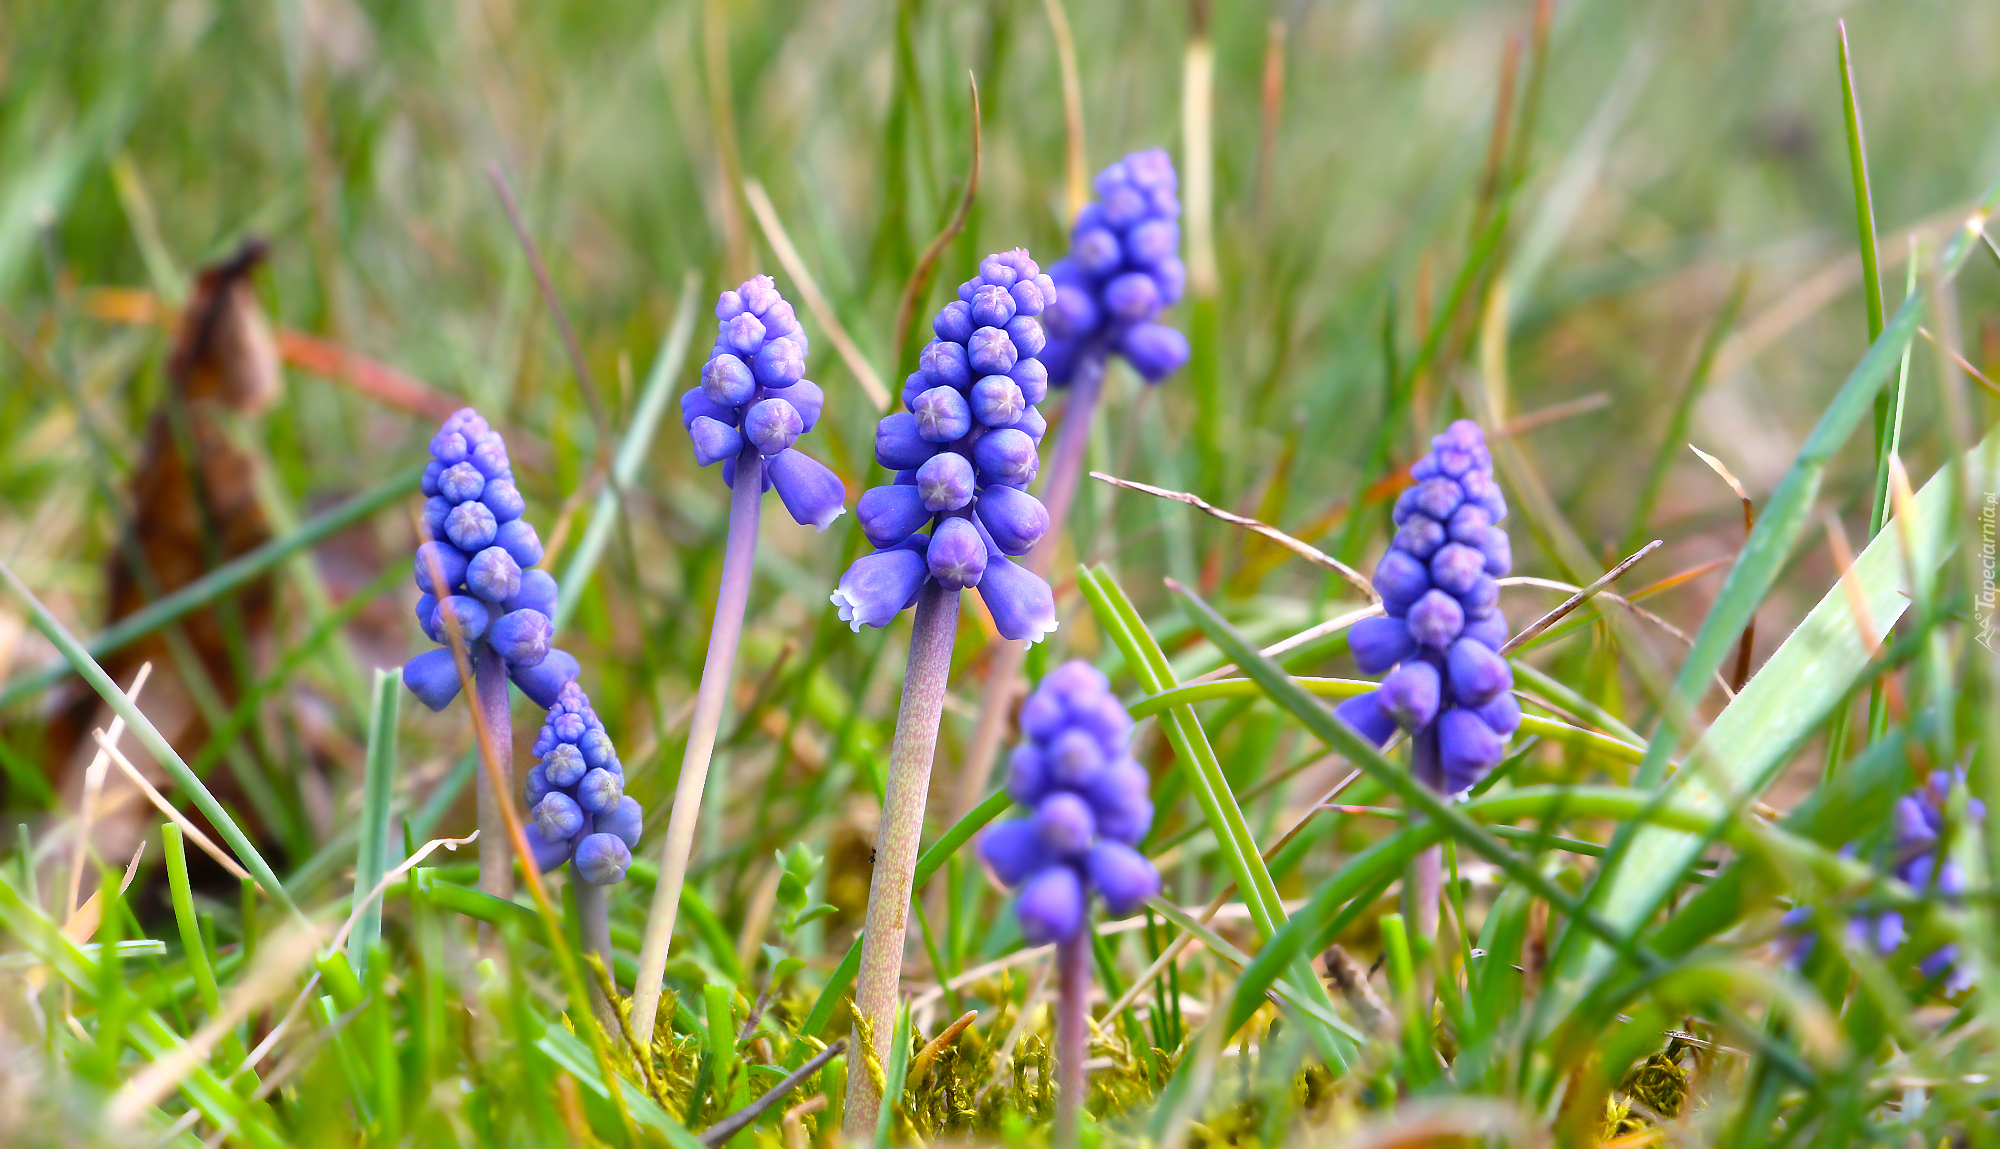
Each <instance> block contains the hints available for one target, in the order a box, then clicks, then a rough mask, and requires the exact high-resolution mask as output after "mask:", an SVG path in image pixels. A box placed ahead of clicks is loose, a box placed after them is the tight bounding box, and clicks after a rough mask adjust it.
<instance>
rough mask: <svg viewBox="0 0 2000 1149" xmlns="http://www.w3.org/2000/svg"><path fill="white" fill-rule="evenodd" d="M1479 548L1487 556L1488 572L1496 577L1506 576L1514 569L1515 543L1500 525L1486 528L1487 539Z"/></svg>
mask: <svg viewBox="0 0 2000 1149" xmlns="http://www.w3.org/2000/svg"><path fill="white" fill-rule="evenodd" d="M1479 550H1480V553H1481V554H1483V555H1485V556H1486V573H1487V574H1489V575H1492V576H1493V577H1494V578H1505V577H1506V575H1507V572H1508V571H1510V570H1512V569H1514V544H1513V543H1512V542H1511V541H1509V540H1508V538H1507V532H1506V531H1503V530H1501V529H1500V528H1499V527H1488V528H1486V540H1485V541H1484V542H1482V543H1480V544H1479Z"/></svg>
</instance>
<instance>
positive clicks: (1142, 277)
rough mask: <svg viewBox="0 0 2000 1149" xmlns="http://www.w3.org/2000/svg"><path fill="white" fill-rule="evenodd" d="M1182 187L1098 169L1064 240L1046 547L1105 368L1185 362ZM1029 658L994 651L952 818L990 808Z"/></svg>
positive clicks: (1070, 494) (1136, 169) (1049, 353)
mask: <svg viewBox="0 0 2000 1149" xmlns="http://www.w3.org/2000/svg"><path fill="white" fill-rule="evenodd" d="M1178 182H1179V181H1178V179H1177V177H1176V176H1175V174H1174V163H1173V160H1171V159H1169V158H1168V157H1167V153H1166V152H1165V151H1164V150H1162V149H1159V148H1154V149H1152V150H1151V151H1143V152H1133V153H1132V154H1130V155H1128V156H1126V157H1125V158H1124V159H1122V160H1119V161H1118V162H1117V163H1114V164H1112V165H1111V166H1110V167H1107V168H1105V169H1104V170H1103V171H1102V172H1100V173H1098V176H1097V186H1096V191H1097V198H1096V200H1095V201H1093V202H1092V203H1090V204H1088V205H1087V206H1085V207H1084V209H1083V210H1082V211H1081V212H1079V213H1078V215H1077V218H1076V221H1075V226H1074V227H1073V228H1072V229H1071V232H1070V250H1069V254H1068V255H1067V256H1065V257H1064V258H1063V259H1061V260H1058V261H1057V262H1056V263H1055V264H1054V265H1053V266H1051V267H1050V268H1049V277H1050V279H1051V280H1052V281H1053V282H1054V283H1055V285H1056V299H1055V302H1054V303H1053V304H1051V305H1050V307H1049V310H1048V312H1047V313H1046V314H1045V316H1044V317H1043V324H1044V326H1045V327H1046V328H1047V329H1048V342H1047V345H1046V346H1045V347H1043V349H1042V354H1041V360H1042V363H1043V364H1044V365H1045V367H1046V368H1047V371H1048V381H1049V384H1050V385H1051V386H1055V387H1064V388H1067V389H1068V392H1069V400H1068V405H1067V406H1066V407H1064V409H1063V416H1062V426H1061V427H1060V428H1059V429H1058V430H1057V432H1056V443H1055V448H1054V450H1053V451H1051V452H1050V455H1049V465H1048V468H1047V470H1048V477H1047V479H1046V480H1045V481H1044V483H1043V485H1042V488H1041V490H1042V501H1043V502H1044V503H1045V504H1046V505H1047V508H1048V517H1049V526H1048V534H1049V537H1052V538H1057V539H1060V538H1061V537H1062V532H1063V527H1064V524H1065V523H1067V521H1068V519H1069V508H1070V504H1071V502H1073V501H1074V499H1075V497H1076V485H1077V482H1078V479H1079V478H1080V477H1081V475H1082V473H1083V460H1084V454H1085V451H1086V449H1087V447H1088V445H1089V442H1090V425H1091V421H1092V419H1093V418H1094V416H1095V415H1096V411H1097V400H1098V397H1099V394H1100V393H1101V391H1102V389H1103V381H1104V368H1105V363H1106V360H1107V359H1108V358H1109V356H1111V355H1112V354H1114V353H1115V354H1119V355H1123V356H1124V357H1125V358H1126V360H1127V361H1128V362H1130V363H1131V364H1132V367H1133V369H1134V370H1136V371H1137V372H1138V373H1139V375H1140V377H1142V378H1144V379H1145V380H1146V381H1147V382H1149V383H1158V382H1159V381H1160V380H1162V379H1164V378H1166V377H1167V376H1168V375H1171V374H1173V373H1174V372H1175V371H1177V370H1179V369H1180V367H1181V365H1182V364H1184V363H1185V362H1187V357H1188V342H1187V339H1186V337H1185V336H1183V335H1182V334H1181V333H1180V332H1178V331H1176V330H1174V329H1173V328H1171V327H1167V326H1164V325H1162V324H1160V323H1159V322H1158V320H1159V317H1160V315H1161V314H1162V313H1163V312H1164V311H1165V310H1166V309H1167V308H1169V307H1171V306H1173V305H1174V303H1175V302H1176V301H1177V300H1179V299H1180V296H1181V289H1182V286H1183V281H1184V280H1185V279H1186V278H1187V275H1186V270H1185V269H1184V268H1183V267H1182V265H1181V260H1180V224H1179V223H1178V220H1179V218H1180V214H1181V205H1180V201H1179V199H1177V198H1176V196H1175V189H1176V187H1177V186H1178ZM1054 557H1055V548H1054V547H1049V548H1046V549H1044V550H1042V551H1040V552H1037V554H1036V556H1035V557H1034V559H1033V560H1032V561H1031V562H1030V563H1029V567H1028V569H1029V570H1031V571H1033V572H1034V573H1035V574H1038V575H1044V576H1046V575H1047V574H1048V564H1049V563H1050V562H1051V561H1053V559H1054ZM1025 658H1026V652H1025V651H1024V650H1022V649H1020V648H1016V647H1009V648H1004V649H1001V650H997V651H994V652H993V656H992V658H991V660H990V661H989V664H988V666H987V671H986V685H985V688H984V690H983V692H982V697H981V699H980V707H979V723H978V725H977V726H976V727H975V728H974V730H973V734H972V739H971V741H970V742H969V743H968V744H967V746H966V751H965V761H964V765H963V766H962V767H961V769H960V773H959V779H958V793H957V795H956V796H955V799H954V807H953V811H952V812H953V814H954V815H955V816H958V817H963V816H964V815H966V814H968V813H970V812H971V811H972V809H973V807H975V806H977V805H978V804H979V803H980V802H981V801H983V800H984V799H985V797H986V791H987V782H988V778H989V776H990V775H991V773H992V770H993V763H994V760H995V758H997V757H998V755H999V751H1000V744H1001V741H1002V740H1003V739H1004V738H1005V736H1006V727H1007V719H1008V717H1009V715H1010V714H1011V712H1012V708H1013V702H1014V700H1015V699H1016V698H1017V697H1018V696H1019V691H1020V689H1021V665H1022V662H1023V661H1024V660H1025Z"/></svg>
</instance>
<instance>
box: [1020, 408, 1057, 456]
mask: <svg viewBox="0 0 2000 1149" xmlns="http://www.w3.org/2000/svg"><path fill="white" fill-rule="evenodd" d="M1014 429H1015V430H1016V431H1019V432H1021V433H1022V434H1024V435H1026V436H1027V437H1028V441H1029V442H1031V443H1033V444H1035V445H1036V446H1037V447H1039V446H1041V444H1042V436H1043V435H1045V434H1047V433H1048V430H1049V421H1048V420H1047V419H1044V418H1042V413H1041V412H1040V411H1037V410H1035V409H1034V408H1033V407H1030V408H1028V409H1027V410H1026V411H1023V412H1021V417H1020V419H1019V420H1017V421H1016V422H1015V423H1014Z"/></svg>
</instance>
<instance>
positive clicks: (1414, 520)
mask: <svg viewBox="0 0 2000 1149" xmlns="http://www.w3.org/2000/svg"><path fill="white" fill-rule="evenodd" d="M1389 545H1390V546H1392V547H1395V548H1396V549H1397V550H1399V551H1402V552H1403V553H1405V554H1407V555H1409V556H1410V557H1412V558H1416V559H1425V560H1428V559H1430V558H1431V556H1433V555H1435V554H1437V551H1438V548H1439V547H1441V546H1443V545H1444V526H1443V525H1442V524H1440V523H1439V522H1438V521H1437V520H1436V519H1434V518H1431V517H1430V516H1429V515H1425V514H1412V515H1411V516H1410V518H1409V521H1407V522H1405V523H1404V524H1403V526H1402V529H1401V530H1398V531H1397V532H1396V537H1395V539H1394V541H1392V542H1391V543H1390V544H1389ZM1481 561H1482V562H1483V561H1484V559H1483V558H1482V559H1481Z"/></svg>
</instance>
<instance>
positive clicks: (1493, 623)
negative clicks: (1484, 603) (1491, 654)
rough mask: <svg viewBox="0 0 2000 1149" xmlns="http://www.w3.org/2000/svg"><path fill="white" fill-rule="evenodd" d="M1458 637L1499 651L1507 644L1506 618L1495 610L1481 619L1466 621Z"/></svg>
mask: <svg viewBox="0 0 2000 1149" xmlns="http://www.w3.org/2000/svg"><path fill="white" fill-rule="evenodd" d="M1459 635H1460V637H1462V638H1469V639H1471V640H1472V641H1474V642H1477V643H1481V644H1483V645H1485V646H1490V647H1492V648H1493V649H1494V650H1499V649H1500V648H1501V647H1502V646H1505V645H1506V644H1507V619H1506V616H1504V615H1502V614H1501V613H1500V612H1499V611H1497V610H1496V611H1494V612H1492V613H1491V614H1488V615H1486V616H1484V617H1482V618H1474V619H1467V620H1466V622H1465V629H1464V630H1462V631H1460V632H1459Z"/></svg>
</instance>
